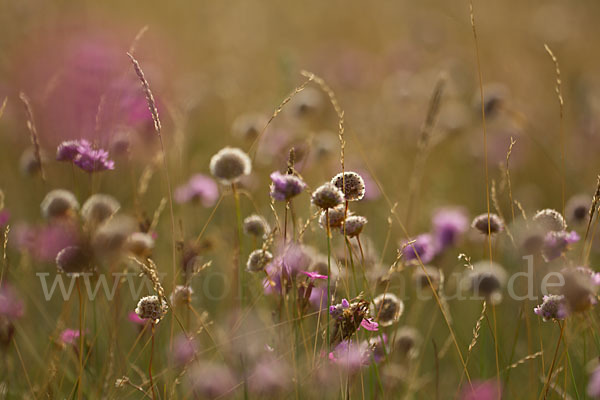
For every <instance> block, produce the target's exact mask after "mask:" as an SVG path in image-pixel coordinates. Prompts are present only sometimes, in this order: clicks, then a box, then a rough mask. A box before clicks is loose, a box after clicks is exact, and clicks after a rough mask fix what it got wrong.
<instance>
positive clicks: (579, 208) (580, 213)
mask: <svg viewBox="0 0 600 400" xmlns="http://www.w3.org/2000/svg"><path fill="white" fill-rule="evenodd" d="M591 204H592V198H591V197H590V196H589V195H587V194H578V195H576V196H573V197H571V198H570V199H569V201H568V202H567V205H566V208H565V216H566V217H567V220H568V221H569V223H572V224H574V225H580V224H582V223H584V222H585V221H586V220H587V218H588V213H589V209H590V206H591Z"/></svg>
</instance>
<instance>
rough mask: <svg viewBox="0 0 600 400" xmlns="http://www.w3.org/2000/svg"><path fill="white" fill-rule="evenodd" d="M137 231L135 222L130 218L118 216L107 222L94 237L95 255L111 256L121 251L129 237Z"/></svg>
mask: <svg viewBox="0 0 600 400" xmlns="http://www.w3.org/2000/svg"><path fill="white" fill-rule="evenodd" d="M136 229H137V224H136V222H135V220H134V219H133V218H131V217H129V216H125V215H116V216H114V217H113V218H111V219H109V220H107V221H106V222H104V223H103V224H102V225H100V227H98V229H97V230H96V232H95V233H94V236H93V237H92V245H93V246H94V251H95V254H98V255H109V254H114V253H117V252H119V251H121V250H122V248H123V246H124V245H125V243H126V241H127V238H128V237H129V235H131V234H132V233H133V232H135V231H136Z"/></svg>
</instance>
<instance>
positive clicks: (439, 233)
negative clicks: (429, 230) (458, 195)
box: [432, 207, 469, 250]
mask: <svg viewBox="0 0 600 400" xmlns="http://www.w3.org/2000/svg"><path fill="white" fill-rule="evenodd" d="M432 225H433V236H434V239H435V242H436V245H437V247H438V249H439V250H443V249H445V248H447V247H450V246H453V245H455V244H456V242H457V241H458V240H459V238H460V237H461V235H462V234H464V233H465V232H466V231H467V229H469V221H468V219H467V215H466V212H465V211H464V210H463V209H462V208H455V207H447V208H441V209H438V210H436V211H435V212H434V213H433V218H432Z"/></svg>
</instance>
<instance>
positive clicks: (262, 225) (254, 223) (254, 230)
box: [244, 214, 271, 239]
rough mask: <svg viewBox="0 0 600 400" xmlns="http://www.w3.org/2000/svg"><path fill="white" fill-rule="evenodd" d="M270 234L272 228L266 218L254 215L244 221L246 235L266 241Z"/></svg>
mask: <svg viewBox="0 0 600 400" xmlns="http://www.w3.org/2000/svg"><path fill="white" fill-rule="evenodd" d="M270 232H271V227H270V226H269V223H268V222H267V220H266V219H265V218H264V217H262V216H260V215H257V214H252V215H249V216H248V217H246V218H245V219H244V233H245V234H246V235H249V236H254V237H256V238H263V239H266V238H267V236H268V235H269V233H270Z"/></svg>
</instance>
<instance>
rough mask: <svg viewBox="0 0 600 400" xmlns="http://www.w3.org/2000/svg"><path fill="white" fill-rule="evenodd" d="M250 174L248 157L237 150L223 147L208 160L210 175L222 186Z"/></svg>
mask: <svg viewBox="0 0 600 400" xmlns="http://www.w3.org/2000/svg"><path fill="white" fill-rule="evenodd" d="M250 172H252V162H251V160H250V157H248V154H246V153H244V152H243V151H242V150H240V149H238V148H233V147H225V148H223V149H221V150H219V152H218V153H217V154H215V155H214V156H212V158H211V159H210V173H211V174H212V175H213V176H214V177H215V178H217V179H218V180H219V181H220V182H221V183H223V184H224V185H228V184H232V183H236V182H238V181H239V180H240V179H241V178H242V177H243V176H244V175H249V174H250Z"/></svg>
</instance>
